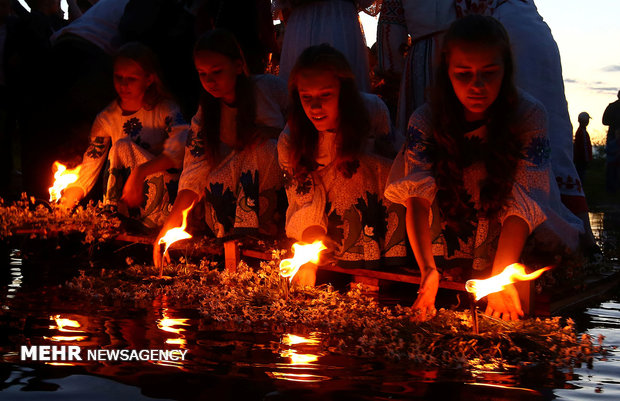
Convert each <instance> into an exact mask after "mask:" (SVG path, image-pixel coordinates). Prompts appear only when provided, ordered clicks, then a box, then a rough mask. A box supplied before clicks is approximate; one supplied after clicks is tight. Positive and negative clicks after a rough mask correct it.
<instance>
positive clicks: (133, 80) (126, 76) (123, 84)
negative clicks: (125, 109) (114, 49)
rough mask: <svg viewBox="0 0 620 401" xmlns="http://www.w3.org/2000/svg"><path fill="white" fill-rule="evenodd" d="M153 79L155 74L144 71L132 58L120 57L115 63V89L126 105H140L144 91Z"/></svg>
mask: <svg viewBox="0 0 620 401" xmlns="http://www.w3.org/2000/svg"><path fill="white" fill-rule="evenodd" d="M153 81H154V77H153V74H149V73H147V72H146V71H144V69H143V68H142V67H141V66H140V64H138V63H137V62H135V61H133V60H131V59H128V58H119V59H117V60H116V62H115V63H114V89H116V93H118V97H119V98H120V99H121V103H123V104H125V105H131V106H133V105H137V106H138V107H140V106H141V105H142V99H143V98H144V93H145V92H146V90H147V89H148V87H149V86H150V85H151V84H152V83H153Z"/></svg>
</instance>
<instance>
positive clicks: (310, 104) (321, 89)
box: [297, 71, 340, 131]
mask: <svg viewBox="0 0 620 401" xmlns="http://www.w3.org/2000/svg"><path fill="white" fill-rule="evenodd" d="M297 90H298V91H299V100H300V101H301V105H302V106H303V108H304V111H305V112H306V116H308V118H309V119H310V121H312V124H314V127H315V128H316V129H317V131H327V130H335V129H336V128H338V124H339V114H340V113H339V108H338V102H339V99H340V80H339V79H338V78H337V77H336V76H335V75H334V74H333V73H331V72H329V71H305V72H300V74H299V76H298V77H297Z"/></svg>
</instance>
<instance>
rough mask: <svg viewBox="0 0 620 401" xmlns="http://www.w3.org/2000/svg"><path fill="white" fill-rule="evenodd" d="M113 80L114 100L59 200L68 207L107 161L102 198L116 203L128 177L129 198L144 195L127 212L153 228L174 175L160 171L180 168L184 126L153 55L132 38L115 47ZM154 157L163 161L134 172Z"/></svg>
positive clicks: (159, 220)
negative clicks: (105, 181) (133, 207)
mask: <svg viewBox="0 0 620 401" xmlns="http://www.w3.org/2000/svg"><path fill="white" fill-rule="evenodd" d="M113 78H114V88H115V90H116V93H117V94H118V98H117V99H116V100H114V101H113V102H112V103H110V105H108V107H106V108H105V109H104V110H103V111H102V112H101V113H99V115H97V118H96V119H95V122H94V124H93V127H92V130H91V135H90V143H89V146H88V149H87V150H86V153H85V154H84V158H83V161H82V167H81V170H80V173H79V178H78V180H77V181H76V182H75V183H74V184H71V185H70V186H69V187H68V188H67V189H66V190H65V191H64V194H63V197H62V202H63V203H64V204H66V205H73V204H75V203H76V202H77V201H79V200H80V199H82V198H83V197H84V196H85V195H86V194H87V193H88V192H89V191H90V190H91V189H92V188H93V186H94V185H95V182H96V181H97V177H98V176H99V173H100V172H101V169H102V168H103V166H104V164H105V161H106V159H107V160H108V163H109V168H107V170H106V174H107V175H108V178H107V184H106V190H105V196H104V202H105V203H106V204H107V205H109V206H110V207H111V208H116V207H118V206H119V200H120V198H121V194H122V190H123V186H124V184H125V181H126V180H127V178H128V177H131V179H130V182H133V184H130V186H132V187H133V188H137V190H134V192H137V195H135V194H134V198H138V199H139V200H141V198H142V194H143V191H144V192H145V194H146V196H147V201H146V203H143V204H142V205H141V206H140V210H139V213H138V212H137V211H135V210H132V211H131V215H132V216H134V217H139V218H140V220H141V221H142V222H143V223H144V225H145V226H146V227H149V228H152V227H156V226H158V225H161V223H162V221H163V218H164V217H165V214H166V213H167V208H168V203H169V202H168V199H173V197H174V196H175V195H176V190H175V189H174V188H175V187H176V183H175V180H178V174H177V175H176V177H175V176H174V175H173V174H169V173H168V172H164V171H163V170H165V169H167V168H171V167H176V168H180V167H181V164H182V161H183V150H184V147H183V144H184V143H185V139H186V135H187V134H186V131H187V128H188V126H187V124H186V123H185V121H184V119H183V116H182V115H181V113H180V111H179V108H178V107H177V105H176V104H174V103H173V102H171V101H170V100H169V99H168V96H167V94H166V91H165V90H164V89H163V86H162V83H161V79H160V75H159V69H158V64H157V60H156V58H155V55H154V54H153V53H152V52H151V51H150V50H149V49H148V48H147V47H145V46H144V45H142V44H140V43H137V42H133V43H127V44H126V45H124V46H123V47H121V48H120V49H119V51H118V54H117V56H116V60H115V62H114V77H113ZM157 156H159V157H158V160H162V159H163V160H165V162H164V163H163V164H159V167H157V168H150V169H149V170H148V171H147V173H145V174H142V173H141V172H140V174H137V173H136V170H138V171H142V170H140V169H139V168H138V166H140V165H141V164H143V163H146V162H147V161H149V160H152V159H154V158H156V157H157ZM138 181H139V182H138ZM143 188H144V189H143ZM129 203H130V206H138V205H139V204H140V202H139V201H131V202H129Z"/></svg>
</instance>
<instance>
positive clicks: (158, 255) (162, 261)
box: [153, 228, 170, 267]
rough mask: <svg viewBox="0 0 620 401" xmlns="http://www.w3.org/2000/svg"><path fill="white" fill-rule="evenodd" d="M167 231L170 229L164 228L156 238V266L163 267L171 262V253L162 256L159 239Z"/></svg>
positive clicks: (154, 246)
mask: <svg viewBox="0 0 620 401" xmlns="http://www.w3.org/2000/svg"><path fill="white" fill-rule="evenodd" d="M166 231H168V229H165V230H164V229H163V228H162V230H161V231H160V232H159V234H158V235H157V238H155V242H153V265H154V266H155V267H162V266H166V265H167V264H170V255H169V254H167V253H166V256H165V257H162V247H161V245H160V244H159V240H160V239H161V238H162V237H163V236H164V235H166Z"/></svg>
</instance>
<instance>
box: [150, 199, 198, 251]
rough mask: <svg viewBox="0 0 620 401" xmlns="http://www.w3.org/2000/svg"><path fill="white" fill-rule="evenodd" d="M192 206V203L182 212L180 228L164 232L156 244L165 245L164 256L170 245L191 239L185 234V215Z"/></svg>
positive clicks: (190, 236)
mask: <svg viewBox="0 0 620 401" xmlns="http://www.w3.org/2000/svg"><path fill="white" fill-rule="evenodd" d="M193 206H194V203H193V202H192V204H191V205H189V207H188V208H187V209H185V210H183V223H182V224H181V227H174V228H171V229H170V230H168V231H166V234H164V236H163V237H161V238H160V239H159V242H158V244H166V248H165V249H164V255H166V252H168V248H170V245H172V244H173V243H175V242H177V241H180V240H182V239H187V238H192V235H191V234H190V233H188V232H186V231H185V228H187V214H188V213H189V211H190V210H191V208H192V207H193Z"/></svg>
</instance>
